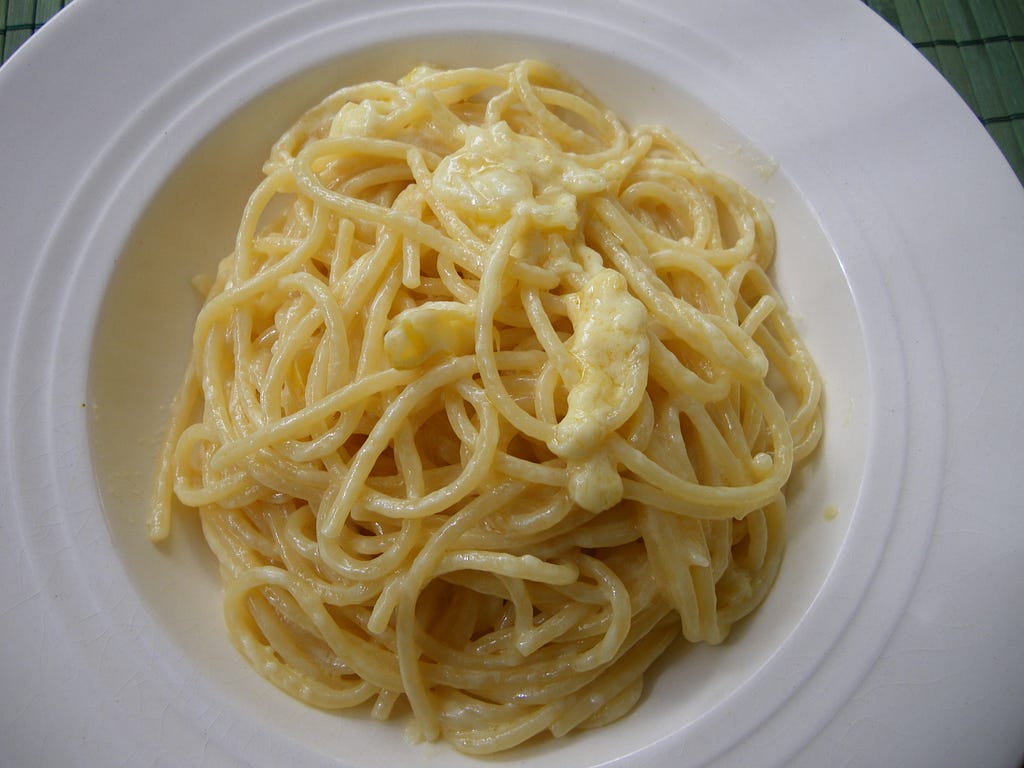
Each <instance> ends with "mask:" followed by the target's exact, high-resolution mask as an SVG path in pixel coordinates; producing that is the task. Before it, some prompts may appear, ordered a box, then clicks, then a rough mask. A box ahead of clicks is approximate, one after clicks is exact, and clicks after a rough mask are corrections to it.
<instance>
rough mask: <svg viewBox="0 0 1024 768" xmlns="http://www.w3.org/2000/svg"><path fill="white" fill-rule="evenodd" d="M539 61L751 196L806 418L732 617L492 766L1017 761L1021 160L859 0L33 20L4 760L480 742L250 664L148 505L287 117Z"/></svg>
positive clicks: (350, 750) (14, 369) (217, 10)
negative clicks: (409, 73) (785, 307)
mask: <svg viewBox="0 0 1024 768" xmlns="http://www.w3.org/2000/svg"><path fill="white" fill-rule="evenodd" d="M691 6H693V7H691ZM527 56H531V57H536V58H546V59H549V60H551V61H553V62H554V63H556V64H558V65H560V66H562V67H564V68H565V69H567V70H568V71H570V72H571V73H573V74H574V75H576V76H577V78H579V79H580V80H582V81H583V82H584V84H585V85H587V86H588V87H590V88H591V90H593V91H594V92H596V93H597V94H598V96H600V97H601V98H602V99H603V100H604V101H605V102H606V103H607V104H608V105H609V106H611V107H612V108H614V109H615V110H616V111H617V112H619V113H620V114H621V115H623V116H624V117H625V118H626V119H627V120H629V121H631V122H634V123H637V122H648V121H656V122H660V123H667V124H669V125H671V126H672V127H673V128H675V129H676V130H677V131H678V132H679V133H680V134H682V135H683V136H685V137H686V138H687V139H688V140H689V141H690V142H691V143H692V144H693V145H694V146H695V147H696V148H697V150H698V151H699V153H700V154H701V155H702V156H703V157H704V159H705V160H706V161H707V162H708V163H709V164H711V165H712V166H714V167H716V168H718V169H720V170H723V171H725V172H727V173H729V174H731V175H733V176H734V177H736V178H737V179H738V180H740V181H741V182H742V183H743V184H745V185H746V186H748V187H749V188H751V189H752V190H753V191H754V192H755V193H757V194H758V195H760V196H761V197H762V198H764V199H765V200H766V201H767V202H768V204H769V207H770V209H771V212H772V214H773V216H774V217H775V220H776V225H777V227H778V231H779V237H780V255H779V262H778V266H777V268H776V273H775V277H776V279H777V282H778V284H779V285H780V288H781V290H782V293H783V295H784V297H785V298H786V300H787V301H788V302H789V304H790V307H791V309H792V310H793V311H794V313H795V314H796V315H797V317H798V319H799V322H800V326H801V332H802V333H803V334H804V336H805V338H806V340H807V341H808V344H809V345H810V346H811V348H812V351H813V353H814V354H815V356H816V359H817V360H818V363H819V365H820V368H821V370H822V373H823V376H824V378H825V385H826V397H827V403H826V439H825V441H824V444H823V446H822V449H821V450H820V451H819V454H818V456H817V458H816V459H815V460H814V462H813V463H812V464H811V466H810V467H809V468H808V470H807V471H806V472H805V473H804V474H803V475H802V476H801V478H800V481H799V483H798V484H797V487H795V488H794V489H793V491H794V499H793V514H792V521H791V525H790V528H791V539H790V544H789V547H788V549H787V555H786V560H785V563H784V565H783V570H782V573H781V575H780V577H779V581H778V583H777V585H776V587H775V589H774V590H773V592H772V593H771V595H770V597H769V599H768V600H767V601H766V603H765V604H764V605H763V606H762V608H761V609H759V610H758V612H757V613H756V614H755V615H754V616H753V617H752V618H751V619H750V620H749V621H747V622H745V623H744V625H743V626H742V627H741V628H740V629H739V630H738V631H737V633H736V637H735V638H733V639H732V640H731V641H730V642H729V643H727V644H726V645H724V646H722V647H720V648H696V649H693V650H690V651H688V652H686V653H678V654H675V655H674V656H673V657H672V658H670V659H667V660H666V661H665V663H663V664H661V665H660V666H659V668H658V670H657V673H656V674H654V675H652V676H651V678H650V682H649V686H648V692H647V693H646V695H645V697H644V699H643V701H642V703H641V705H640V706H639V707H638V709H637V710H636V711H635V712H634V713H633V714H631V715H630V716H629V717H627V718H626V719H624V720H622V721H620V722H619V723H617V724H614V725H612V726H610V727H608V728H605V729H601V730H598V731H594V732H590V733H585V734H582V735H579V736H575V737H572V738H569V739H567V740H564V741H558V742H544V743H541V744H538V745H534V746H532V747H527V748H525V749H523V750H520V751H517V752H515V753H514V754H512V755H511V756H506V757H500V758H498V759H497V760H496V762H499V763H518V762H521V761H523V760H525V759H529V761H530V762H531V764H534V765H537V766H553V765H558V766H560V767H562V768H572V767H581V768H582V767H583V766H594V765H612V764H614V765H641V764H643V765H657V766H669V765H671V766H697V765H705V764H713V765H759V766H769V765H804V766H817V765H823V764H833V763H835V764H844V765H883V764H899V765H930V766H931V765H963V764H985V765H993V766H997V765H1014V764H1016V761H1017V760H1018V759H1019V758H1020V756H1021V754H1022V752H1024V735H1022V733H1024V728H1022V727H1021V726H1022V725H1024V716H1022V715H1021V713H1022V712H1024V644H1022V643H1021V642H1020V640H1019V638H1020V637H1022V636H1024V597H1022V595H1024V589H1022V587H1024V566H1022V562H1024V515H1021V514H1020V512H1021V502H1020V501H1019V500H1020V499H1021V498H1022V495H1024V482H1022V479H1021V478H1022V473H1021V472H1020V471H1019V470H1018V469H1017V466H1016V464H1017V463H1018V459H1019V458H1020V455H1021V451H1020V448H1019V447H1018V446H1019V443H1018V439H1017V435H1018V434H1019V432H1020V430H1021V427H1022V426H1024V419H1022V400H1024V395H1022V389H1021V378H1022V376H1021V374H1022V371H1024V363H1022V357H1021V354H1022V351H1024V350H1022V346H1024V343H1022V341H1021V331H1022V330H1024V329H1022V327H1021V324H1020V321H1019V319H1018V314H1017V303H1018V293H1019V291H1020V290H1021V288H1022V287H1024V259H1021V258H1020V252H1021V249H1022V247H1024V192H1022V189H1021V187H1020V185H1019V184H1018V183H1017V181H1016V179H1015V178H1014V177H1013V175H1012V173H1011V172H1010V169H1009V167H1008V166H1007V165H1006V163H1005V162H1004V161H1003V160H1002V158H1001V157H1000V156H999V154H998V151H997V150H996V148H995V146H994V145H993V144H992V142H991V141H990V140H989V138H988V136H987V135H986V134H985V132H984V130H983V129H982V127H981V126H980V125H979V124H978V123H977V121H976V120H975V119H974V118H973V116H972V115H971V114H970V113H969V111H968V110H967V108H966V106H964V105H963V103H962V102H960V101H959V99H958V98H957V97H956V95H955V94H954V93H953V91H952V90H951V89H950V88H949V87H948V86H947V85H946V84H945V82H944V81H943V80H942V79H941V77H940V76H939V75H938V74H937V73H936V72H934V70H932V69H931V67H930V66H929V65H928V63H927V62H926V61H925V60H924V59H922V58H921V57H920V56H918V55H917V53H916V52H914V51H913V49H912V48H911V47H910V46H909V45H907V44H906V43H905V42H904V41H902V39H901V38H899V36H898V35H897V34H896V33H895V32H893V31H892V30H891V29H889V28H888V27H887V26H886V25H885V24H884V23H883V22H882V21H881V20H879V19H878V18H876V17H875V16H874V15H873V14H872V13H871V12H870V11H868V10H867V9H866V8H864V7H863V6H862V5H861V4H860V3H859V2H856V0H842V1H840V0H834V1H832V2H812V1H811V0H806V1H805V2H796V1H795V0H794V1H793V2H761V1H760V0H734V1H730V2H720V3H713V4H712V3H706V4H696V3H691V4H686V5H683V4H677V3H675V2H672V0H633V1H632V2H621V1H619V2H612V1H611V0H609V1H608V2H588V1H587V0H562V2H559V3H549V2H544V0H516V1H515V2H512V1H511V0H507V1H506V0H500V1H498V2H484V0H461V1H457V2H440V3H431V4H421V3H419V2H414V0H388V1H387V2H347V3H340V2H328V1H327V0H315V1H314V2H307V3H303V4H299V5H294V6H289V7H284V6H283V5H282V4H280V3H277V2H270V1H269V0H261V1H260V2H251V1H250V0H230V1H229V2H218V3H206V2H205V1H204V0H184V1H181V0H179V2H176V3H173V4H170V3H166V4H157V3H148V4H147V3H137V4H128V3H120V2H116V1H115V0H76V2H75V3H74V4H73V5H72V6H70V7H69V8H68V9H67V10H66V11H64V12H62V13H61V14H60V15H59V16H58V17H57V18H56V19H55V20H54V21H53V22H52V23H51V24H49V25H48V26H47V27H46V28H45V29H44V30H43V31H42V32H41V33H40V34H38V35H37V36H35V37H34V38H33V39H32V40H30V41H29V42H28V43H27V44H26V45H25V46H24V48H23V49H21V50H20V51H19V52H18V53H17V54H16V55H15V56H14V58H13V59H12V60H11V61H10V62H9V63H8V64H7V65H5V66H4V67H3V69H2V70H0V107H2V109H3V118H2V120H0V238H2V240H0V260H2V267H3V272H2V274H3V280H2V281H0V320H2V325H0V327H2V328H3V329H4V333H3V335H2V336H0V352H2V360H3V367H2V368H0V371H2V374H3V379H2V389H0V395H2V398H3V399H2V402H3V421H2V423H0V424H2V429H3V432H2V440H3V442H2V443H0V446H2V447H0V451H2V458H3V461H2V466H3V475H2V476H0V487H2V489H3V490H2V492H0V499H2V504H3V508H2V515H0V574H2V581H0V584H2V585H3V590H2V594H0V615H2V622H3V623H2V624H0V633H2V637H0V641H2V642H0V690H2V691H3V696H0V762H2V763H3V764H5V765H19V766H20V765H72V764H82V765H115V764H126V765H148V764H151V765H236V764H246V765H259V766H264V765H265V766H274V765H281V764H291V765H319V764H325V765H326V764H341V765H350V766H354V767H359V768H362V767H363V766H371V765H373V766H376V765H392V764H423V765H434V766H442V765H444V766H447V765H471V764H474V763H475V762H476V761H473V760H470V759H468V758H463V757H460V756H457V755H454V754H452V753H451V752H450V751H449V750H448V749H447V748H446V747H444V746H443V745H410V744H408V743H406V742H405V741H404V740H403V738H402V727H401V725H400V724H393V723H392V724H380V723H375V722H372V721H370V720H368V719H367V718H365V717H361V716H359V715H355V716H351V715H340V716H339V715H332V714H327V713H323V712H319V711H315V710H312V709H309V708H307V707H304V706H302V705H300V704H297V703H296V702H294V701H292V700H291V699H289V698H288V697H287V696H285V695H284V694H281V693H279V692H278V691H277V690H276V689H273V688H272V687H270V686H269V685H268V684H266V683H265V682H263V681H262V680H261V679H260V678H259V677H258V676H257V675H256V674H255V673H253V672H252V671H251V670H249V669H248V667H246V666H245V664H244V663H243V662H242V661H241V660H240V659H239V658H238V657H237V655H236V654H235V653H234V651H233V650H232V649H231V647H230V645H229V643H228V641H227V638H226V635H225V633H224V631H223V629H222V625H221V618H220V607H219V600H220V597H219V583H218V579H217V575H216V572H215V566H214V565H213V563H212V559H211V557H210V556H209V555H207V553H206V551H205V546H204V545H203V543H202V542H201V541H200V536H199V534H198V533H197V532H196V530H195V528H194V526H190V525H189V524H188V523H187V522H183V524H180V525H177V527H176V529H175V533H174V536H173V538H172V541H171V543H170V544H169V545H168V546H166V547H161V548H155V547H153V546H152V545H150V544H149V542H148V540H147V539H146V535H145V525H144V521H145V517H146V508H145V506H146V498H147V495H148V486H149V483H150V482H151V475H152V470H153V456H154V450H155V445H156V441H157V439H158V437H159V434H160V431H161V429H162V422H163V419H164V416H165V411H164V408H165V405H164V404H165V403H167V402H168V401H169V399H170V397H171V394H172V392H173V390H174V387H175V386H176V381H177V378H178V376H179V375H180V371H181V366H182V365H183V360H184V359H185V356H186V354H187V345H188V337H189V332H190V326H191V322H192V319H193V316H194V312H195V310H196V305H195V299H194V298H193V297H192V295H191V289H190V287H189V285H188V280H189V278H190V277H191V276H192V275H193V274H194V273H196V272H198V271H201V270H202V269H204V268H208V267H209V266H210V264H212V263H213V262H214V261H215V260H216V259H217V258H218V257H219V256H220V255H221V254H222V253H223V252H225V249H226V248H228V247H229V246H230V241H231V237H232V235H233V232H234V229H235V226H236V223H237V218H238V214H239V211H240V208H241V205H242V202H243V201H244V199H245V196H246V195H247V192H248V190H249V189H250V188H251V187H252V186H253V184H254V183H255V180H256V178H257V174H258V171H259V165H260V162H261V161H262V158H263V156H264V155H265V153H266V150H267V148H268V146H269V143H270V142H271V141H272V140H273V138H275V137H276V136H277V135H278V134H279V133H280V132H281V131H282V130H283V129H284V128H285V127H286V126H287V125H288V124H290V123H291V122H292V121H293V120H294V118H295V117H296V116H297V115H298V114H299V113H300V112H301V111H302V110H303V109H304V108H305V107H307V106H309V105H310V104H312V103H314V102H315V101H317V100H319V98H320V97H321V96H323V95H325V94H326V93H327V92H329V91H330V90H333V89H334V88H335V87H338V86H340V85H342V84H346V83H350V82H356V81H361V80H365V79H370V78H374V77H385V78H393V77H396V76H398V75H400V74H402V73H404V72H405V71H406V70H408V69H409V68H411V66H412V65H414V64H416V63H418V62H419V61H420V60H429V61H432V62H435V63H439V64H448V65H458V64H471V63H472V64H487V65H490V64H497V63H500V62H503V61H507V60H513V59H519V58H524V57H527ZM829 507H834V508H835V509H837V510H838V514H837V515H836V516H835V518H834V519H827V518H826V515H825V511H826V509H827V508H829ZM179 522H181V521H179Z"/></svg>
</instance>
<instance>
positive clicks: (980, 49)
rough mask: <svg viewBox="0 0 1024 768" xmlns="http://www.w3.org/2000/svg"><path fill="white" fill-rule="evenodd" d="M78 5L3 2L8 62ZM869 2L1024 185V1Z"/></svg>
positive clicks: (1, 39)
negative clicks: (940, 78)
mask: <svg viewBox="0 0 1024 768" xmlns="http://www.w3.org/2000/svg"><path fill="white" fill-rule="evenodd" d="M71 1H72V0H0V51H2V53H3V57H2V61H6V60H7V59H8V58H9V57H10V55H11V54H12V53H14V51H15V50H16V49H17V48H18V46H20V45H21V44H22V43H24V42H25V40H27V39H28V38H29V37H30V36H31V35H32V33H33V32H35V31H36V30H37V29H39V28H40V27H41V26H42V25H43V24H44V23H45V22H46V21H47V20H48V19H49V18H50V17H51V16H53V15H54V14H55V13H57V11H59V10H60V9H61V8H63V7H64V6H65V5H67V4H68V3H70V2H71ZM170 1H173V0H170ZM863 2H865V3H866V4H867V5H868V6H869V7H870V8H872V9H874V10H875V11H876V12H878V13H879V14H880V15H881V16H882V17H883V18H885V19H886V20H887V21H888V22H889V23H890V24H892V26H893V27H895V28H896V29H897V30H899V31H900V32H901V33H902V34H903V35H904V36H905V37H906V38H907V39H908V40H909V41H910V42H911V43H913V45H914V47H915V48H917V49H918V50H919V51H920V52H921V53H922V54H924V55H925V56H926V57H927V58H928V60H929V61H930V62H931V63H932V64H934V65H935V67H936V69H938V70H939V71H940V72H941V73H942V74H943V75H944V76H945V77H946V79H947V80H949V82H950V83H951V84H952V85H953V87H954V88H956V90H957V91H958V92H959V93H960V95H961V96H962V97H963V99H964V101H966V102H967V104H968V105H969V106H970V107H971V109H972V110H974V114H975V115H977V116H978V119H979V120H981V122H982V123H983V124H984V125H985V127H986V128H987V129H988V132H989V133H990V134H991V136H992V137H993V138H994V139H995V140H996V143H997V144H998V145H999V146H1000V148H1001V149H1002V150H1003V154H1004V155H1005V156H1006V159H1007V160H1009V162H1010V165H1011V166H1013V169H1014V171H1016V173H1017V178H1019V179H1021V180H1022V182H1024V0H863ZM10 108H11V106H10V105H0V114H2V113H3V112H4V111H6V110H7V109H10Z"/></svg>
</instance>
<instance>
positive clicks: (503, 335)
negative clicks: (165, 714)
mask: <svg viewBox="0 0 1024 768" xmlns="http://www.w3.org/2000/svg"><path fill="white" fill-rule="evenodd" d="M264 173H265V178H264V179H263V181H262V182H261V183H260V184H259V186H258V187H257V188H256V190H255V191H254V192H253V194H252V196H251V198H250V199H249V202H248V204H247V207H246V208H245V212H244V214H243V216H242V221H241V225H240V227H239V230H238V235H237V239H236V242H235V246H234V250H233V252H232V253H231V254H230V255H229V256H227V258H225V259H224V260H223V261H222V262H221V263H220V265H219V268H218V270H217V274H216V277H215V279H213V281H212V285H210V286H208V288H209V289H208V291H207V292H206V294H207V295H206V301H205V304H204V306H203V308H202V310H201V312H200V313H199V316H198V319H197V321H196V325H195V332H194V338H193V352H192V355H191V361H190V364H189V368H188V371H187V373H186V376H185V380H184V383H183V384H182V387H181V390H180V393H179V395H178V398H177V400H176V404H175V410H174V414H173V417H172V423H171V425H170V429H169V436H168V439H167V443H166V446H165V450H164V455H163V461H162V467H161V471H160V474H159V479H158V481H157V490H156V495H155V500H154V508H153V513H152V517H151V521H150V533H151V536H152V537H153V538H154V539H156V540H159V539H162V538H164V537H165V536H167V535H168V531H169V526H170V519H171V508H172V501H173V497H175V496H176V497H177V499H178V500H179V501H180V503H181V504H183V505H184V506H185V507H189V508H194V509H195V510H197V511H198V515H199V518H200V520H201V522H202V528H203V531H204V533H205V536H206V539H207V541H208V542H209V545H210V548H211V549H212V550H213V552H214V554H215V555H216V557H217V559H218V560H219V562H220V567H221V573H222V575H223V581H224V613H225V618H226V623H227V628H228V631H229V633H230V636H231V639H232V641H233V642H234V644H235V646H236V647H237V648H238V651H239V652H240V653H241V654H242V655H243V656H244V657H245V658H246V659H247V660H248V661H249V663H250V664H251V665H252V666H253V667H254V668H255V669H256V671H258V672H259V673H260V674H261V675H263V676H264V677H266V678H267V679H268V680H270V681H271V682H273V683H274V684H275V685H276V686H278V687H279V688H281V689H282V690H284V691H286V692H288V693H289V694H291V695H292V696H295V697H296V698H298V699H301V700H302V701H304V702H308V703H309V704H311V705H313V706H316V707H323V708H328V709H335V708H347V707H355V706H358V705H365V706H366V707H367V708H368V710H369V711H370V712H372V715H373V716H374V717H377V718H387V717H389V716H391V715H392V714H393V713H399V712H402V713H406V714H411V718H410V722H412V723H413V729H414V730H415V731H416V734H417V735H418V736H419V737H420V738H424V739H437V738H444V739H446V740H447V741H448V742H450V743H451V744H452V745H453V746H454V747H455V748H456V749H458V750H461V751H464V752H467V753H476V754H482V753H491V752H496V751H499V750H504V749H508V748H510V747H513V746H515V745H517V744H520V743H522V742H524V741H526V740H528V739H531V738H532V737H534V736H536V735H538V734H541V733H542V732H549V733H550V734H553V735H554V736H562V735H564V734H567V733H569V732H570V731H574V730H575V729H581V728H592V727H596V726H601V725H604V724H606V723H609V722H611V721H614V720H616V719H617V718H619V717H621V716H623V715H624V714H626V713H627V712H629V711H630V709H631V708H633V706H634V705H635V704H636V702H637V700H638V699H639V697H640V695H641V690H642V686H643V679H644V673H645V670H647V669H648V668H649V667H650V666H651V664H652V663H653V662H654V661H655V660H656V659H657V658H658V657H659V656H660V655H661V654H663V653H664V652H665V650H666V649H667V648H668V647H669V645H670V644H672V643H673V642H674V640H675V638H677V636H679V635H681V636H682V638H684V640H685V642H689V643H698V642H704V643H711V644H715V643H721V642H722V641H723V639H724V638H725V637H726V636H727V634H728V633H729V630H730V628H731V627H732V626H733V625H734V624H735V623H736V622H737V621H738V620H739V619H741V618H742V617H744V616H745V615H747V614H749V613H750V612H751V611H752V610H753V609H754V608H755V607H756V606H757V605H758V604H759V603H760V602H761V601H762V599H763V598H764V597H765V594H766V592H767V591H768V589H769V588H770V587H771V585H772V582H773V580H774V579H775V576H776V573H777V571H778V569H779V565H780V561H781V555H782V551H783V544H784V518H785V509H786V503H785V498H784V495H783V494H784V490H785V487H786V484H787V481H788V480H789V478H790V475H791V472H792V470H793V467H794V465H795V464H796V463H797V462H799V461H800V460H801V459H803V458H804V457H806V456H807V455H808V454H809V453H810V452H811V451H812V450H813V449H814V447H815V445H816V444H817V443H818V441H819V437H820V435H821V417H820V403H819V401H820V396H821V385H820V382H819V378H818V375H817V373H816V371H815V368H814V364H813V362H812V360H811V358H810V356H809V355H808V353H807V350H806V349H805V347H804V345H803V343H802V342H801V340H800V339H799V338H798V336H797V334H796V332H795V330H794V324H793V322H792V320H791V319H790V316H789V315H788V314H787V311H786V308H785V307H784V306H783V302H782V301H781V299H780V297H779V295H778V293H777V292H776V291H775V289H774V288H773V286H772V284H771V282H770V280H769V278H768V276H767V275H766V269H767V268H768V267H769V265H770V263H771V261H772V258H773V255H774V251H775V235H774V230H773V226H772V222H771V220H770V219H769V217H768V215H767V214H766V212H765V209H764V207H763V206H762V205H761V204H760V203H759V202H758V201H757V200H756V199H754V198H753V197H752V196H751V195H750V194H749V193H748V192H746V191H745V190H744V189H742V188H740V187H739V186H738V185H737V184H736V183H734V182H732V181H730V180H729V179H727V178H724V177H722V176H721V175H719V174H717V173H715V172H714V171H711V170H709V169H708V168H707V167H705V166H704V165H702V164H701V162H700V161H699V160H698V158H697V157H696V156H695V154H694V153H693V151H691V150H690V149H689V148H688V147H687V146H686V145H685V144H683V143H682V142H681V141H680V140H679V139H678V138H676V137H675V136H674V135H673V134H672V133H670V132H669V131H668V130H666V129H664V128H651V127H641V128H637V129H635V130H629V129H627V128H626V127H625V126H624V125H623V123H622V122H620V121H619V119H618V118H616V116H615V115H614V114H612V113H611V112H610V111H608V110H607V109H605V108H604V107H603V106H601V105H600V104H598V103H597V102H596V100H595V99H594V98H592V97H591V96H589V95H588V94H587V93H586V92H585V91H584V90H583V89H582V88H581V87H580V86H579V85H578V84H576V83H575V82H573V81H572V80H570V79H569V78H568V77H567V76H566V75H564V74H562V73H560V72H559V71H557V70H556V69H554V68H552V67H550V66H547V65H545V64H542V63H538V62H534V61H524V62H519V63H515V64H509V65H507V66H501V67H497V68H495V69H483V68H476V69H474V68H467V69H456V70H439V69H434V68H430V67H426V66H424V67H419V68H417V69H415V70H413V71H412V72H410V73H409V74H408V75H406V76H405V77H403V78H402V79H400V80H399V81H397V82H396V83H385V82H371V83H365V84H362V85H356V86H353V87H347V88H343V89H342V90H340V91H338V92H336V93H334V94H333V95H331V96H329V97H328V98H327V99H326V100H324V101H323V102H322V103H320V104H319V105H318V106H316V107H314V108H313V109H311V110H310V111H309V112H307V113H306V114H305V115H303V116H302V118H301V119H300V120H299V121H298V122H297V123H296V124H295V125H294V126H293V127H292V128H291V129H289V130H288V132H287V133H285V134H284V136H282V137H281V139H280V140H279V141H278V142H277V143H276V144H275V145H274V147H273V149H272V150H271V153H270V157H269V159H267V161H266V163H265V165H264ZM179 514H180V512H179ZM681 695H684V694H681Z"/></svg>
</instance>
